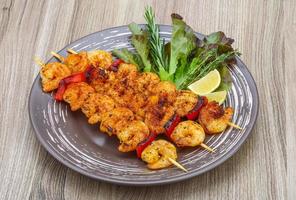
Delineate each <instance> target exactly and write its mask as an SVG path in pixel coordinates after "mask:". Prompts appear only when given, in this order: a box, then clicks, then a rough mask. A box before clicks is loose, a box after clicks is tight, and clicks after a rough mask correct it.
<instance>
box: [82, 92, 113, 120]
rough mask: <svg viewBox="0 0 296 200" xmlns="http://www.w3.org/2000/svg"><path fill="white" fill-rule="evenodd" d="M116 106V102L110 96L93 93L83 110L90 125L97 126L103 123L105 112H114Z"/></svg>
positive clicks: (84, 104)
mask: <svg viewBox="0 0 296 200" xmlns="http://www.w3.org/2000/svg"><path fill="white" fill-rule="evenodd" d="M115 106H116V104H115V102H114V100H113V99H112V98H110V97H109V96H107V95H101V94H99V93H92V94H90V95H89V98H88V99H87V100H86V101H85V102H84V103H83V105H82V107H81V110H82V112H83V113H84V114H85V115H86V117H88V118H89V119H88V123H90V124H95V123H97V122H99V121H101V118H102V115H103V114H104V113H105V112H108V111H111V110H113V109H114V108H115Z"/></svg>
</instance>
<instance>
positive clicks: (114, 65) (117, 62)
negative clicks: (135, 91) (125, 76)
mask: <svg viewBox="0 0 296 200" xmlns="http://www.w3.org/2000/svg"><path fill="white" fill-rule="evenodd" d="M121 63H124V61H123V60H121V59H117V60H115V61H114V62H113V63H112V64H111V66H112V67H118V65H120V64H121Z"/></svg>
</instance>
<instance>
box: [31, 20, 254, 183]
mask: <svg viewBox="0 0 296 200" xmlns="http://www.w3.org/2000/svg"><path fill="white" fill-rule="evenodd" d="M160 30H161V36H162V37H164V38H165V39H166V40H169V39H170V37H171V27H170V26H164V25H161V26H160ZM130 35H131V33H130V32H129V30H128V27H127V26H121V27H115V28H110V29H107V30H103V31H99V32H96V33H93V34H91V35H88V36H85V37H83V38H81V39H79V40H77V41H75V42H73V43H71V44H70V45H68V46H66V47H65V48H64V49H62V50H61V51H60V52H59V54H61V55H64V56H65V55H66V54H67V53H66V49H67V48H72V49H74V50H76V51H88V50H92V49H104V50H107V51H110V50H112V49H114V48H129V49H132V46H131V43H130V39H129V36H130ZM197 36H198V37H200V38H202V35H201V34H198V33H197ZM52 61H56V60H55V59H53V58H52V59H51V60H49V62H52ZM230 71H231V75H232V79H233V83H234V84H233V87H232V89H231V91H230V92H229V93H228V95H227V100H226V103H225V104H226V105H230V106H232V107H234V109H235V113H234V117H233V122H234V123H236V124H238V125H239V126H241V127H243V131H239V130H235V129H232V128H229V129H227V130H226V131H225V132H224V133H223V134H219V135H215V136H208V137H207V138H206V141H205V143H206V144H208V145H209V146H210V147H212V148H215V149H216V152H215V153H209V152H207V151H205V150H203V149H201V148H192V149H183V150H178V155H179V158H178V161H179V162H180V163H181V164H182V165H183V166H185V168H187V169H188V171H189V172H188V173H184V172H183V171H181V170H179V169H177V168H175V167H172V168H168V169H162V170H158V171H151V170H148V169H147V168H146V166H145V163H144V162H142V161H141V160H139V159H137V158H136V154H135V153H129V154H126V153H120V152H118V151H117V146H118V141H117V140H116V138H113V137H112V138H110V137H108V136H107V135H106V134H104V133H100V132H99V131H98V125H95V126H92V125H89V124H88V123H87V120H86V118H85V117H84V115H83V114H82V113H81V112H80V111H77V112H71V111H70V109H69V107H68V105H67V104H65V103H58V102H55V101H54V100H53V98H52V94H46V93H43V92H42V90H41V83H40V76H38V77H37V78H36V80H35V82H34V84H33V86H32V89H31V94H30V99H29V113H30V119H31V123H32V125H33V127H34V130H35V132H36V135H37V138H38V139H39V141H40V142H41V144H42V145H43V146H44V147H45V149H46V150H47V151H48V152H49V153H50V154H51V155H52V156H53V157H55V158H56V159H57V160H59V161H60V162H61V163H63V164H65V165H66V166H68V167H70V168H71V169H73V170H75V171H77V172H79V173H81V174H84V175H87V176H89V177H92V178H95V179H98V180H103V181H107V182H112V183H117V184H125V185H155V184H165V183H172V182H176V181H181V180H185V179H188V178H191V177H194V176H197V175H199V174H202V173H204V172H206V171H209V170H210V169H213V168H214V167H216V166H217V165H219V164H221V163H223V162H224V161H225V160H227V159H228V158H229V157H230V156H232V155H233V154H234V153H235V152H236V151H237V150H238V149H239V148H240V147H241V145H242V144H243V143H244V141H245V140H246V138H247V137H248V135H249V134H250V132H251V130H252V128H253V126H254V123H255V121H256V117H257V112H258V94H257V89H256V85H255V82H254V80H253V78H252V76H251V74H250V72H249V71H248V70H247V68H246V66H245V65H244V64H243V63H242V61H241V60H240V59H239V58H238V62H237V66H235V67H233V68H231V69H230ZM246 159H247V158H246Z"/></svg>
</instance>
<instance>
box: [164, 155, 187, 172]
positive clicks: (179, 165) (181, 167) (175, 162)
mask: <svg viewBox="0 0 296 200" xmlns="http://www.w3.org/2000/svg"><path fill="white" fill-rule="evenodd" d="M168 160H169V161H170V162H171V163H172V164H174V165H175V166H176V167H178V168H179V169H181V170H183V171H184V172H188V170H187V169H186V168H185V167H183V166H182V165H181V164H180V163H178V162H177V161H175V160H174V159H172V158H168Z"/></svg>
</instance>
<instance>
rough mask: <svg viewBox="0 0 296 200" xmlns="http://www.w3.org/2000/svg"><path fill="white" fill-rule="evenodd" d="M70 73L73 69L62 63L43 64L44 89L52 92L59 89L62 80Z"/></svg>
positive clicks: (41, 73) (41, 74) (41, 72)
mask: <svg viewBox="0 0 296 200" xmlns="http://www.w3.org/2000/svg"><path fill="white" fill-rule="evenodd" d="M70 75H71V70H70V69H69V68H68V66H67V65H65V64H62V63H58V62H53V63H48V64H46V65H44V66H42V68H41V70H40V76H41V79H42V81H41V83H42V89H43V91H44V92H50V91H53V90H55V89H57V88H58V87H59V83H60V81H61V80H62V79H63V78H65V77H67V76H70Z"/></svg>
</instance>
